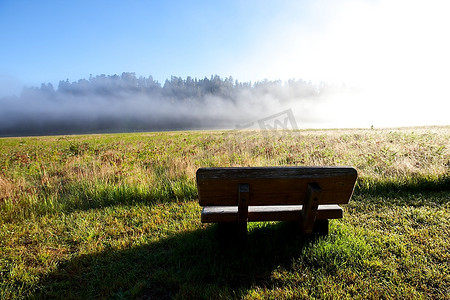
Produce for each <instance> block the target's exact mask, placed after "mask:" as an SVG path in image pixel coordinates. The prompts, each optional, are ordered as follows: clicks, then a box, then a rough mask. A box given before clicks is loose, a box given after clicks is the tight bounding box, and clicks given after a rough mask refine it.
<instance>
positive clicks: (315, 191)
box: [301, 183, 322, 233]
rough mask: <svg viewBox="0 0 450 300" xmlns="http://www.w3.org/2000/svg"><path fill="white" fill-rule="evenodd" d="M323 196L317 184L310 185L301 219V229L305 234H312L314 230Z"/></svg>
mask: <svg viewBox="0 0 450 300" xmlns="http://www.w3.org/2000/svg"><path fill="white" fill-rule="evenodd" d="M321 194H322V190H321V189H320V186H319V185H318V184H317V183H310V184H308V191H307V194H306V199H305V204H303V208H302V219H301V229H302V231H303V232H304V233H311V232H312V230H313V227H314V222H315V221H316V213H317V208H318V206H319V200H320V196H321Z"/></svg>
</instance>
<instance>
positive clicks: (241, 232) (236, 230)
mask: <svg viewBox="0 0 450 300" xmlns="http://www.w3.org/2000/svg"><path fill="white" fill-rule="evenodd" d="M217 235H218V237H219V240H220V241H221V243H223V244H228V243H232V242H234V241H238V242H245V240H246V239H247V222H242V223H235V222H230V223H218V224H217Z"/></svg>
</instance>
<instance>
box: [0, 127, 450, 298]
mask: <svg viewBox="0 0 450 300" xmlns="http://www.w3.org/2000/svg"><path fill="white" fill-rule="evenodd" d="M449 141H450V127H448V126H447V127H426V128H408V129H399V130H393V129H392V130H356V129H355V130H310V131H304V130H300V131H294V132H287V133H285V134H283V135H280V134H271V135H267V134H263V133H261V132H246V131H242V132H239V131H212V132H201V131H200V132H165V133H138V134H108V135H86V136H60V137H29V138H5V139H0V168H1V169H0V298H2V299H3V298H5V299H21V298H38V299H40V298H64V299H67V298H68V299H71V298H73V299H89V298H105V299H110V298H118V299H129V298H137V299H142V298H144V299H145V298H155V299H167V298H179V299H184V298H187V299H193V298H194V299H195V298H205V299H208V298H213V299H220V298H222V299H229V298H243V299H288V298H289V299H291V298H332V299H334V298H347V299H354V298H364V299H366V298H369V299H380V298H386V299H390V298H402V299H404V298H407V299H408V298H409V299H421V298H423V299H427V298H443V299H449V296H448V295H450V142H449ZM272 165H351V166H354V167H355V168H357V169H358V173H359V179H358V182H357V186H356V189H355V193H354V195H353V198H352V200H351V201H350V203H349V204H348V205H346V206H345V207H344V218H343V219H341V220H333V221H331V222H330V234H329V235H328V236H327V237H324V238H319V239H311V238H305V237H302V236H300V235H299V234H298V232H297V231H296V229H295V228H294V227H293V225H292V224H289V223H276V222H268V223H252V224H251V225H250V228H249V235H248V240H247V243H246V244H245V245H243V246H242V245H237V244H230V245H223V244H221V243H219V241H218V239H217V236H216V234H217V232H216V226H215V225H205V224H201V223H200V210H201V208H200V207H199V205H198V204H197V191H196V186H195V171H196V170H197V168H199V167H205V166H272Z"/></svg>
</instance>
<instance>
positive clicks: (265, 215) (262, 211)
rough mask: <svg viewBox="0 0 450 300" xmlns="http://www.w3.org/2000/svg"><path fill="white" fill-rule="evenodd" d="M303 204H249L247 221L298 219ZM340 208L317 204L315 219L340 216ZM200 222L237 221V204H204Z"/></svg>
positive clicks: (341, 214) (335, 205) (333, 205)
mask: <svg viewBox="0 0 450 300" xmlns="http://www.w3.org/2000/svg"><path fill="white" fill-rule="evenodd" d="M302 208H303V205H265V206H249V207H248V222H259V221H296V220H297V221H298V220H299V219H300V216H301V212H302ZM342 216H343V212H342V208H341V207H340V206H339V205H337V204H327V205H319V206H318V208H317V214H316V219H317V220H326V219H339V218H342ZM201 220H202V223H220V222H237V221H238V207H237V206H205V207H203V209H202V215H201Z"/></svg>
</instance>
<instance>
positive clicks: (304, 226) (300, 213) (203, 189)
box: [197, 167, 357, 235]
mask: <svg viewBox="0 0 450 300" xmlns="http://www.w3.org/2000/svg"><path fill="white" fill-rule="evenodd" d="M356 178H357V171H356V170H355V169H354V168H352V167H241V168H200V169H198V170H197V189H198V196H199V203H200V205H201V206H203V210H202V214H201V220H202V222H203V223H219V226H229V225H233V224H234V227H236V228H237V230H238V233H239V234H241V235H245V234H246V232H247V222H258V221H298V222H299V224H300V229H301V231H302V232H303V233H306V234H310V233H311V232H312V231H313V228H314V225H315V224H316V226H317V225H318V224H320V226H319V227H322V229H321V231H322V234H327V233H328V219H338V218H342V215H343V213H342V208H341V207H340V206H339V204H346V203H348V201H349V200H350V197H351V196H352V193H353V189H354V186H355V182H356Z"/></svg>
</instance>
